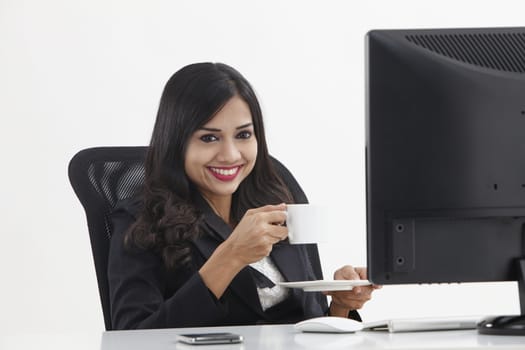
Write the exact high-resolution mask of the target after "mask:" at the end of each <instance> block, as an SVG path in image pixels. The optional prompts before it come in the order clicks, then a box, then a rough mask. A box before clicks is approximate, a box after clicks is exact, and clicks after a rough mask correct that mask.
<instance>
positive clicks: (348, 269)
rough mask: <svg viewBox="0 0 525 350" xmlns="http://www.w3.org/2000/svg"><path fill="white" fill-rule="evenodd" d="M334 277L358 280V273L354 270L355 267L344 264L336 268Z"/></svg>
mask: <svg viewBox="0 0 525 350" xmlns="http://www.w3.org/2000/svg"><path fill="white" fill-rule="evenodd" d="M334 279H336V280H359V279H361V278H359V274H358V273H357V272H356V271H355V269H354V268H353V267H352V266H350V265H346V266H343V267H342V268H340V269H339V270H337V271H336V272H335V273H334Z"/></svg>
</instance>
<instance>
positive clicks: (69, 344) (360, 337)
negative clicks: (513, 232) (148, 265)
mask: <svg viewBox="0 0 525 350" xmlns="http://www.w3.org/2000/svg"><path fill="white" fill-rule="evenodd" d="M221 331H227V332H233V333H238V334H241V335H243V336H244V343H242V344H231V345H198V346H197V345H194V346H192V345H186V344H182V343H177V342H176V341H175V339H176V334H180V333H191V332H221ZM0 349H2V350H18V349H24V350H27V349H38V350H44V349H46V350H47V349H53V350H66V349H67V350H72V349H74V350H83V349H86V350H87V349H89V350H98V349H100V350H161V349H162V350H188V349H191V350H295V349H318V350H319V349H320V350H330V349H355V350H361V349H433V350H437V349H462V350H465V349H525V337H518V336H488V335H481V334H478V333H477V332H476V331H475V330H467V331H437V332H412V333H395V334H390V333H386V332H358V333H355V334H314V333H299V332H297V331H296V330H295V329H294V328H293V326H291V325H279V326H242V327H213V328H178V329H155V330H144V331H112V332H104V333H102V334H100V333H95V334H87V333H82V332H77V333H53V334H49V333H39V334H38V333H35V334H34V333H29V334H25V333H24V332H23V331H20V333H19V334H10V335H0Z"/></svg>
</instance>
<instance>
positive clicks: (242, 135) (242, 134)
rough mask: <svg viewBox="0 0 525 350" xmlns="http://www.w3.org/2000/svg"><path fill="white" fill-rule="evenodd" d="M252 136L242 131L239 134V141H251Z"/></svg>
mask: <svg viewBox="0 0 525 350" xmlns="http://www.w3.org/2000/svg"><path fill="white" fill-rule="evenodd" d="M251 136H252V133H251V132H250V131H241V132H240V133H238V134H237V138H238V139H249V138H250V137H251Z"/></svg>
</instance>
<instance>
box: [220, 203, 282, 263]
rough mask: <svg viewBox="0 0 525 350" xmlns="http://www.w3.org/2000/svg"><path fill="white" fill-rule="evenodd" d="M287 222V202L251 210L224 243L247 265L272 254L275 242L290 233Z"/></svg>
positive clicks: (240, 261)
mask: <svg viewBox="0 0 525 350" xmlns="http://www.w3.org/2000/svg"><path fill="white" fill-rule="evenodd" d="M285 221H286V204H279V205H266V206H264V207H260V208H256V209H250V210H248V211H247V212H246V214H244V216H243V217H242V219H241V221H240V222H239V224H238V225H237V227H236V228H235V229H234V230H233V232H232V234H231V235H230V237H228V239H227V240H226V241H225V242H224V243H225V245H226V246H227V247H228V250H230V252H231V253H232V256H233V257H234V259H238V261H239V263H241V264H242V265H243V266H246V265H248V264H251V263H253V262H256V261H259V260H261V259H262V258H264V257H265V256H268V255H270V253H271V251H272V247H273V245H274V244H275V243H277V242H279V241H281V240H283V239H285V238H286V237H287V236H288V229H287V228H286V226H283V224H284V222H285Z"/></svg>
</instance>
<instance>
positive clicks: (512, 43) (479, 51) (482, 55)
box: [406, 32, 525, 73]
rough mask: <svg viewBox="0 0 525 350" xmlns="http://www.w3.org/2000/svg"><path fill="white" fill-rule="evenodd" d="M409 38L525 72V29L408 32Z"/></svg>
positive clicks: (470, 59) (468, 59)
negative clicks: (432, 32)
mask: <svg viewBox="0 0 525 350" xmlns="http://www.w3.org/2000/svg"><path fill="white" fill-rule="evenodd" d="M406 39H407V40H408V41H410V42H412V43H414V44H416V45H418V46H421V47H424V48H426V49H428V50H431V51H433V52H435V53H438V54H441V55H444V56H447V57H450V58H453V59H456V60H458V61H461V62H466V63H470V64H473V65H477V66H481V67H485V68H490V69H496V70H499V71H505V72H514V73H525V32H523V33H473V34H421V35H407V36H406Z"/></svg>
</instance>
